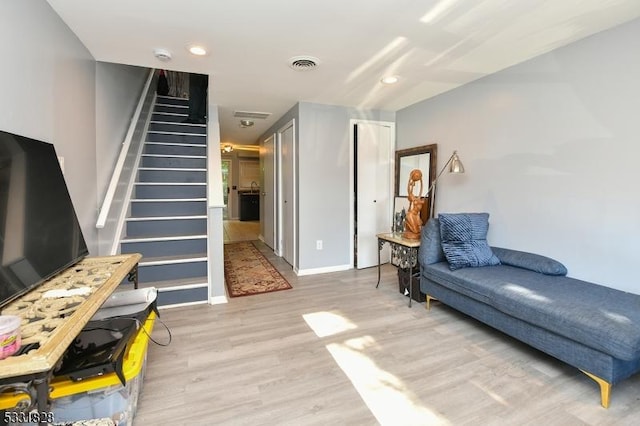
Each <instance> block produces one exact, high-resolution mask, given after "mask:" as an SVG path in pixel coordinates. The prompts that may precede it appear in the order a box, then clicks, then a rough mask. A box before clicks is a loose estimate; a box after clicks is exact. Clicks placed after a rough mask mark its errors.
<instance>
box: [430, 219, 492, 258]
mask: <svg viewBox="0 0 640 426" xmlns="http://www.w3.org/2000/svg"><path fill="white" fill-rule="evenodd" d="M438 219H439V221H440V238H441V240H442V250H443V251H444V255H445V257H446V258H447V262H449V268H450V269H451V270H456V269H460V268H466V267H476V266H492V265H499V264H500V260H499V259H498V258H497V257H496V255H495V254H493V251H491V247H489V244H488V243H487V232H488V231H489V213H440V214H439V215H438Z"/></svg>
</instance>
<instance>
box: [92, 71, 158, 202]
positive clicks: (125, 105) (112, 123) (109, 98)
mask: <svg viewBox="0 0 640 426" xmlns="http://www.w3.org/2000/svg"><path fill="white" fill-rule="evenodd" d="M148 76H149V69H148V68H141V67H134V66H130V65H120V64H112V63H107V62H97V63H96V137H95V142H96V157H97V162H96V175H97V186H96V187H97V194H98V203H99V206H100V205H102V201H103V200H104V195H105V193H106V191H107V186H108V185H109V181H110V180H111V176H112V175H113V168H114V166H115V164H116V161H117V159H118V156H119V155H120V150H121V148H122V142H123V141H124V138H125V136H126V134H127V130H128V129H129V124H130V123H131V118H132V116H133V113H134V111H135V109H136V106H137V104H138V100H139V99H140V94H141V92H142V89H143V87H144V84H145V82H146V80H147V77H148Z"/></svg>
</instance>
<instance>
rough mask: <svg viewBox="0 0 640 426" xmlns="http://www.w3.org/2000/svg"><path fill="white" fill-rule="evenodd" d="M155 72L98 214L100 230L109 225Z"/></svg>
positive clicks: (126, 137)
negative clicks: (109, 217) (124, 168)
mask: <svg viewBox="0 0 640 426" xmlns="http://www.w3.org/2000/svg"><path fill="white" fill-rule="evenodd" d="M155 71H156V70H155V69H151V70H150V71H149V77H148V78H147V82H146V83H145V86H144V88H143V90H142V94H141V95H140V99H139V101H138V105H137V107H136V110H135V112H134V115H133V117H132V118H131V124H130V125H129V129H128V130H127V134H126V136H125V138H124V142H123V143H122V149H121V150H120V155H119V156H118V161H116V165H115V168H114V171H113V175H111V181H110V182H109V187H108V188H107V192H106V194H105V197H104V201H103V202H102V207H101V208H100V213H99V214H98V221H97V222H96V228H98V229H102V228H104V226H105V224H106V223H107V218H108V215H109V211H110V210H111V204H112V203H113V198H114V196H115V193H116V189H117V188H118V182H119V181H120V175H121V174H122V169H123V167H124V164H125V160H126V158H127V154H128V153H129V148H130V146H131V141H132V139H133V135H134V134H135V130H136V127H137V125H138V120H139V119H140V114H141V113H142V109H143V107H144V104H145V100H146V98H147V95H148V94H149V90H150V89H151V86H152V85H151V83H152V81H153V80H154V74H155Z"/></svg>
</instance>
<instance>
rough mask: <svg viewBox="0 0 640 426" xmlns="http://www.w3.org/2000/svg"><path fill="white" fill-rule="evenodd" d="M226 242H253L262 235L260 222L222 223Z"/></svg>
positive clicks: (234, 221) (229, 221)
mask: <svg viewBox="0 0 640 426" xmlns="http://www.w3.org/2000/svg"><path fill="white" fill-rule="evenodd" d="M222 229H223V232H224V242H225V243H230V242H237V241H252V240H257V239H258V236H259V235H260V222H259V221H240V220H224V221H223V222H222Z"/></svg>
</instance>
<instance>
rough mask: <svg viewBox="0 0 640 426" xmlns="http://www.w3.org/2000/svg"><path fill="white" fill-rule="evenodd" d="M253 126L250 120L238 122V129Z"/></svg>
mask: <svg viewBox="0 0 640 426" xmlns="http://www.w3.org/2000/svg"><path fill="white" fill-rule="evenodd" d="M251 126H253V121H251V120H240V127H251Z"/></svg>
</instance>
